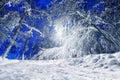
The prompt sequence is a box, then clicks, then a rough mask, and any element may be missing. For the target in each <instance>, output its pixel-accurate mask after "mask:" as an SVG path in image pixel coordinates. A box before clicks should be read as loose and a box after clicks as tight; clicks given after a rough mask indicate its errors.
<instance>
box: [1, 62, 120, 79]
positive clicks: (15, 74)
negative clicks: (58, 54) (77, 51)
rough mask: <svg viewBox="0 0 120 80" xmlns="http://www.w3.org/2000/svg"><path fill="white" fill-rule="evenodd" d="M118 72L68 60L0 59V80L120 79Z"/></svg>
mask: <svg viewBox="0 0 120 80" xmlns="http://www.w3.org/2000/svg"><path fill="white" fill-rule="evenodd" d="M119 73H120V71H117V70H116V71H114V70H108V69H101V68H95V69H94V68H90V67H83V66H80V65H72V64H71V62H70V63H69V62H68V60H54V61H52V60H48V61H4V62H2V61H0V80H120V76H119Z"/></svg>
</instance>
